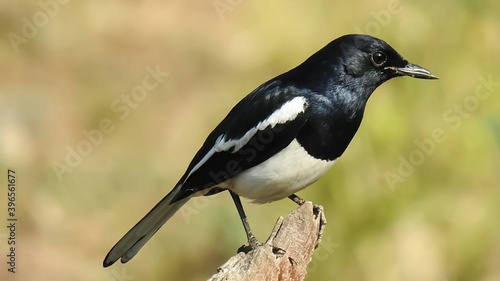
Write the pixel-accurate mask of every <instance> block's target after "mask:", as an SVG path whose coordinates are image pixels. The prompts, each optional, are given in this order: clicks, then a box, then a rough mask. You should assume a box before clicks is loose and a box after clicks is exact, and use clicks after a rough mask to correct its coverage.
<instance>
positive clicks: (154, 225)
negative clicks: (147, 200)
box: [103, 185, 189, 267]
mask: <svg viewBox="0 0 500 281" xmlns="http://www.w3.org/2000/svg"><path fill="white" fill-rule="evenodd" d="M180 189H181V185H178V186H177V187H175V188H174V189H173V190H172V191H170V192H169V193H168V194H167V195H166V196H165V197H164V198H163V199H162V200H161V201H160V202H158V204H156V206H154V208H153V209H151V211H149V213H148V214H147V215H146V216H144V218H142V219H141V220H140V221H139V222H138V223H137V224H136V225H135V226H134V227H132V229H130V230H129V231H128V232H127V234H125V235H124V236H123V237H122V239H120V241H118V243H116V245H115V246H114V247H113V248H112V249H111V250H110V251H109V253H108V255H107V256H106V258H104V261H103V266H104V267H108V266H110V265H112V264H113V263H115V262H116V261H117V260H118V259H120V258H121V262H122V263H126V262H127V261H129V260H130V259H132V258H133V257H134V256H135V255H136V254H137V252H139V250H140V249H141V248H142V246H144V244H146V242H147V241H148V240H149V238H151V237H152V236H153V235H154V234H155V233H156V231H158V229H160V228H161V227H162V226H163V224H165V222H167V221H168V220H169V219H170V218H171V217H172V216H173V215H174V214H175V213H176V212H177V211H178V210H179V209H180V208H181V207H182V206H183V205H184V204H185V203H186V202H187V201H188V200H189V197H188V198H184V199H181V200H179V201H176V202H174V203H171V202H172V199H173V198H174V197H175V196H176V195H178V193H179V192H180Z"/></svg>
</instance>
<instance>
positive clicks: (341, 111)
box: [103, 35, 437, 267]
mask: <svg viewBox="0 0 500 281" xmlns="http://www.w3.org/2000/svg"><path fill="white" fill-rule="evenodd" d="M398 76H410V77H414V78H422V79H437V77H436V76H434V75H432V74H431V73H430V72H429V71H428V70H427V69H425V68H423V67H420V66H418V65H415V64H411V63H409V62H408V61H407V60H405V59H404V58H403V57H402V56H401V55H399V54H398V52H396V51H395V50H394V49H393V48H392V47H391V46H389V45H388V44H387V43H386V42H384V41H382V40H380V39H377V38H374V37H371V36H368V35H345V36H342V37H340V38H337V39H335V40H333V41H332V42H330V43H329V44H328V45H326V46H325V47H324V48H322V49H321V50H319V51H318V52H317V53H315V54H313V55H312V56H311V57H309V58H308V59H307V60H306V61H304V62H303V63H302V64H300V65H299V66H297V67H295V68H294V69H292V70H290V71H288V72H286V73H283V74H281V75H279V76H277V77H275V78H273V79H271V80H269V81H268V82H266V83H264V84H262V85H261V86H259V87H258V88H257V89H255V90H254V91H253V92H251V93H250V94H249V95H247V96H246V97H245V98H243V99H242V100H241V101H240V102H239V103H238V104H236V106H235V107H234V108H233V109H232V110H231V111H230V112H229V114H228V115H227V116H226V117H225V118H224V119H223V120H222V122H221V123H220V124H219V125H218V126H217V127H216V128H215V129H214V130H213V131H212V133H210V135H209V136H208V137H207V139H206V140H205V142H204V143H203V146H202V147H201V149H200V150H199V151H198V153H196V155H195V156H194V158H193V160H192V161H191V163H190V164H189V167H188V168H187V171H186V172H185V174H184V175H183V176H182V177H181V179H180V180H179V182H178V183H177V184H176V185H175V187H174V188H173V189H172V191H170V193H168V194H167V195H166V196H165V197H164V198H163V199H162V200H161V201H160V202H159V203H158V204H156V206H154V208H153V209H152V210H151V211H150V212H149V213H148V214H147V215H146V216H145V217H144V218H143V219H142V220H140V221H139V222H138V223H137V224H136V225H135V226H134V227H133V228H132V229H131V230H130V231H129V232H127V234H125V236H123V238H122V239H120V241H118V243H117V244H116V245H115V246H114V247H113V248H112V249H111V251H110V252H109V253H108V255H107V256H106V258H105V259H104V262H103V265H104V266H105V267H107V266H110V265H111V264H113V263H114V262H116V261H117V260H118V259H121V261H122V262H123V263H125V262H127V261H129V260H130V259H131V258H132V257H134V256H135V255H136V254H137V252H138V251H139V250H140V249H141V248H142V247H143V246H144V244H145V243H146V242H147V241H148V240H149V239H150V238H151V237H152V236H153V235H154V234H155V233H156V231H158V229H160V227H161V226H162V225H163V224H164V223H165V222H166V221H167V220H169V219H170V218H171V217H172V215H174V213H175V212H177V211H178V210H179V208H181V207H182V206H183V205H184V204H185V203H186V202H188V200H189V199H190V198H192V197H194V196H202V195H212V194H215V193H219V192H221V191H225V190H227V191H229V193H230V194H231V196H232V198H233V200H234V203H235V205H236V207H237V209H238V213H239V215H240V217H241V219H242V222H243V225H244V227H245V231H246V233H247V238H248V242H249V244H250V247H252V248H255V247H257V246H258V245H259V243H258V241H257V240H256V239H255V237H254V236H253V234H252V232H251V230H250V227H249V225H248V221H247V219H246V216H245V213H244V211H243V207H242V205H241V201H240V197H245V198H247V199H250V200H252V201H253V202H254V203H266V202H272V201H276V200H280V199H283V198H286V197H289V198H290V199H292V200H294V201H295V202H296V203H298V204H300V203H302V202H303V200H302V199H301V198H299V197H298V196H296V195H295V193H296V192H298V191H300V190H302V189H304V188H305V187H307V186H309V185H310V184H312V183H313V182H315V181H316V180H318V178H319V177H321V175H323V174H324V173H325V172H326V171H327V170H328V169H330V167H331V166H332V165H333V163H335V161H336V160H337V159H338V158H339V157H340V156H341V155H342V153H343V152H344V151H345V149H346V148H347V146H348V145H349V142H350V141H351V139H352V138H353V136H354V134H355V133H356V131H357V130H358V127H359V125H360V123H361V119H362V118H363V112H364V110H365V106H366V102H367V101H368V98H369V97H370V95H371V94H372V92H373V91H374V90H375V89H376V88H377V87H378V86H380V85H381V84H382V83H384V82H385V81H387V80H389V79H391V78H394V77H398Z"/></svg>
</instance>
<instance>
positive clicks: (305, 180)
mask: <svg viewBox="0 0 500 281" xmlns="http://www.w3.org/2000/svg"><path fill="white" fill-rule="evenodd" d="M334 162H335V161H334V160H333V161H328V160H321V159H317V158H314V157H313V156H311V155H310V154H309V153H308V152H307V151H306V150H305V149H304V147H302V146H301V145H300V144H299V142H298V141H297V140H296V139H294V140H293V141H292V142H291V143H290V144H289V145H288V146H287V147H286V148H284V149H283V150H281V151H280V152H278V153H277V154H275V155H274V156H272V157H271V158H269V159H267V160H266V161H264V162H262V163H260V164H259V165H257V166H255V167H252V168H250V169H248V170H245V171H243V172H241V173H240V174H238V175H237V176H235V177H234V178H232V179H231V180H229V182H227V183H226V184H227V188H228V189H230V190H232V191H233V192H235V193H236V194H238V195H240V196H243V197H245V198H248V199H252V200H253V202H254V203H266V202H271V201H276V200H280V199H283V198H285V197H288V196H290V195H291V194H293V193H295V192H298V191H300V190H302V189H303V188H305V187H307V186H309V185H310V184H312V183H313V182H315V181H316V180H318V179H319V177H320V176H321V175H323V174H324V173H325V172H326V171H327V170H328V169H329V168H330V167H331V166H332V165H333V163H334Z"/></svg>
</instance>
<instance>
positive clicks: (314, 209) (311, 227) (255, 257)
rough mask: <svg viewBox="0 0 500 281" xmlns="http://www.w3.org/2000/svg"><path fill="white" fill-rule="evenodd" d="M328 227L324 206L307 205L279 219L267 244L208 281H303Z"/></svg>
mask: <svg viewBox="0 0 500 281" xmlns="http://www.w3.org/2000/svg"><path fill="white" fill-rule="evenodd" d="M325 224H326V219H325V216H324V213H323V207H321V206H319V205H313V204H312V203H311V202H306V203H305V204H304V205H302V206H300V207H299V208H297V209H295V210H293V211H292V212H291V213H290V214H289V215H288V216H287V217H286V218H285V219H284V220H283V218H279V219H278V221H277V222H276V225H275V226H274V229H273V232H272V234H271V236H270V237H269V239H268V240H267V242H266V243H264V244H263V245H262V246H260V247H258V248H257V249H255V250H253V251H250V252H248V253H243V252H240V253H238V254H236V255H235V256H233V257H231V258H230V259H229V260H228V261H227V262H226V263H225V264H224V265H222V266H221V267H219V268H218V269H217V273H216V274H214V275H213V276H212V277H211V278H210V279H208V281H223V280H224V281H226V280H227V281H229V280H238V281H240V280H256V281H263V280H273V281H274V280H279V281H298V280H303V279H304V277H305V276H306V273H307V271H306V268H307V265H308V264H309V262H311V259H312V254H313V252H314V250H315V249H316V248H317V247H318V245H319V243H320V242H321V235H322V232H323V228H324V226H325Z"/></svg>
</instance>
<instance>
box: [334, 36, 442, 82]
mask: <svg viewBox="0 0 500 281" xmlns="http://www.w3.org/2000/svg"><path fill="white" fill-rule="evenodd" d="M328 47H330V48H332V47H333V48H334V49H336V50H335V52H334V53H336V54H337V55H338V56H340V61H341V62H342V64H343V67H344V70H345V73H346V74H347V75H351V76H354V77H362V76H365V77H364V78H365V79H373V82H374V83H376V84H382V83H383V82H385V81H387V80H389V79H391V78H394V77H399V76H409V77H413V78H420V79H438V77H437V76H434V75H432V74H431V72H430V71H429V70H427V69H425V68H423V67H421V66H418V65H416V64H412V63H410V62H408V61H407V60H405V59H404V58H403V57H402V56H401V55H400V54H399V53H398V52H397V51H396V50H394V49H393V48H392V47H391V46H389V44H387V43H386V42H384V41H383V40H380V39H377V38H375V37H372V36H369V35H360V34H350V35H345V36H342V37H340V38H338V39H336V40H334V41H332V42H331V43H330V44H329V45H328V46H327V48H328ZM366 82H368V81H366Z"/></svg>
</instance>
